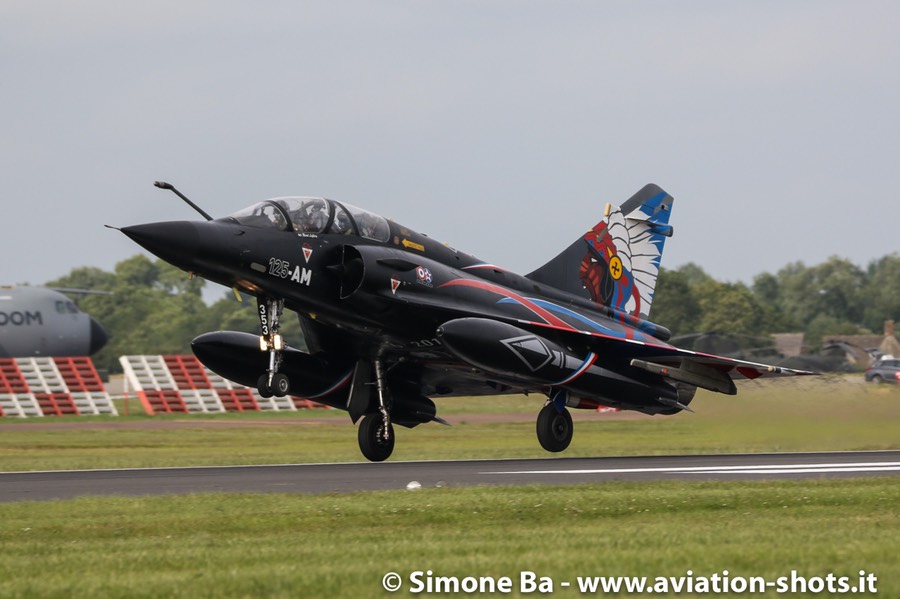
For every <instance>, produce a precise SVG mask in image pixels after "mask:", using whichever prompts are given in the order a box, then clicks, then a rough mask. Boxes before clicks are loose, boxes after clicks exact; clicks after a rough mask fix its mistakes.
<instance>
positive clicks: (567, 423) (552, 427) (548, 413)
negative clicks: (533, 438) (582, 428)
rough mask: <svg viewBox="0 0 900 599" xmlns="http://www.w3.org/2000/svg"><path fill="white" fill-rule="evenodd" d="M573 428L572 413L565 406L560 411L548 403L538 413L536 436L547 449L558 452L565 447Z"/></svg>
mask: <svg viewBox="0 0 900 599" xmlns="http://www.w3.org/2000/svg"><path fill="white" fill-rule="evenodd" d="M573 429H574V427H573V426H572V415H571V414H569V410H567V409H565V408H563V409H562V410H561V411H560V410H557V409H556V406H554V405H553V404H552V403H548V404H547V405H545V406H544V407H543V408H541V411H540V412H539V413H538V418H537V438H538V441H540V443H541V447H543V448H544V449H546V450H547V451H551V452H553V453H558V452H560V451H563V450H564V449H566V448H567V447H568V446H569V443H571V442H572V433H573Z"/></svg>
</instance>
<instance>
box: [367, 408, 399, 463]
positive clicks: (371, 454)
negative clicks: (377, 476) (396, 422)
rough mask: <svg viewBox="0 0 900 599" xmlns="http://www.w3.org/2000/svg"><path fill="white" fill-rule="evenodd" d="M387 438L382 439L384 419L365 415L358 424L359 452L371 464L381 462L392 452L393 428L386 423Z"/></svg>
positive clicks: (373, 415)
mask: <svg viewBox="0 0 900 599" xmlns="http://www.w3.org/2000/svg"><path fill="white" fill-rule="evenodd" d="M387 426H388V428H387V433H388V438H387V439H385V438H384V417H383V416H382V415H381V414H366V415H365V416H363V419H362V421H361V422H360V423H359V450H360V451H361V452H362V454H363V455H364V456H365V457H366V459H367V460H369V461H371V462H383V461H385V460H386V459H388V458H389V457H391V453H393V451H394V426H393V425H392V424H390V423H388V425H387Z"/></svg>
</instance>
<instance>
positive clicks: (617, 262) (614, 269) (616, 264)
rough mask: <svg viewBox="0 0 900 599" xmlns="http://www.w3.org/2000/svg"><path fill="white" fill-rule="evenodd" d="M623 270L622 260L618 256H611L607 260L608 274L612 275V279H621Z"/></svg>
mask: <svg viewBox="0 0 900 599" xmlns="http://www.w3.org/2000/svg"><path fill="white" fill-rule="evenodd" d="M624 271H625V269H624V268H623V267H622V259H621V258H619V257H618V256H613V257H612V258H610V259H609V274H610V275H612V278H613V279H615V280H616V281H618V280H619V279H621V278H622V273H623V272H624Z"/></svg>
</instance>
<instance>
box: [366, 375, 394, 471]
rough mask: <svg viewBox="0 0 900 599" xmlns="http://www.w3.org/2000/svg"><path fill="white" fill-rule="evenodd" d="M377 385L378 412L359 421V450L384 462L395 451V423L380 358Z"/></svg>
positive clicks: (369, 457) (375, 459) (373, 459)
mask: <svg viewBox="0 0 900 599" xmlns="http://www.w3.org/2000/svg"><path fill="white" fill-rule="evenodd" d="M375 385H376V388H377V389H378V412H377V413H376V412H372V413H369V414H366V415H364V416H363V418H362V421H361V422H360V423H359V431H358V439H359V450H360V451H361V452H362V454H363V455H364V456H365V457H366V459H367V460H370V461H372V462H383V461H384V460H386V459H388V458H389V457H391V454H392V453H393V452H394V425H393V424H391V414H390V398H389V397H388V391H387V384H386V382H385V378H384V366H383V365H382V363H381V360H380V359H376V360H375Z"/></svg>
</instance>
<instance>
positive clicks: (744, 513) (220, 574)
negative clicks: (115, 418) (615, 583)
mask: <svg viewBox="0 0 900 599" xmlns="http://www.w3.org/2000/svg"><path fill="white" fill-rule="evenodd" d="M897 555H900V485H898V484H897V480H896V479H895V478H860V479H844V480H814V481H783V482H774V481H773V482H728V483H721V482H720V483H711V482H698V483H679V482H673V483H655V484H639V483H609V484H602V485H581V486H564V487H543V486H534V487H518V488H510V487H501V488H487V487H475V488H446V487H445V488H423V489H419V490H416V491H406V490H398V491H386V492H366V493H354V494H345V495H325V496H305V495H287V494H265V495H263V494H259V495H256V494H211V495H193V496H173V497H148V498H81V499H77V500H70V501H57V502H19V503H11V504H3V505H0V596H2V597H92V598H100V597H126V596H127V597H381V596H389V595H388V593H386V592H385V591H383V590H382V587H381V579H382V576H383V575H384V574H385V573H387V572H388V571H395V572H398V573H399V574H401V576H403V578H404V579H407V577H408V575H409V573H410V572H412V571H414V570H423V571H425V570H432V571H433V572H434V573H435V575H441V576H458V577H460V578H462V577H465V576H494V577H500V576H510V577H512V578H513V579H514V580H517V579H518V576H519V572H521V571H522V570H529V571H533V572H535V573H536V574H537V575H538V576H548V577H552V578H553V579H554V580H555V581H557V582H558V581H563V580H568V581H573V584H574V581H575V577H576V576H599V575H608V576H619V575H633V576H649V577H651V578H652V577H655V576H682V575H684V574H685V573H686V572H687V571H688V570H691V571H692V572H694V574H695V575H698V576H709V575H711V574H713V573H717V572H718V573H721V572H722V571H724V570H728V571H729V572H730V573H731V574H732V575H733V576H748V577H749V576H765V577H769V578H770V579H772V580H774V579H776V578H777V577H779V576H784V575H789V574H790V572H791V570H797V571H798V572H799V573H800V574H802V575H805V576H823V577H824V576H825V575H826V574H827V573H829V572H834V573H835V574H837V575H847V576H856V574H857V573H858V571H859V570H861V569H862V570H866V571H867V572H872V573H875V574H876V575H877V576H878V581H879V582H878V591H879V595H880V596H884V597H897V596H900V562H898V560H897ZM407 586H408V585H407ZM555 591H556V592H555V595H557V596H573V597H574V596H578V593H577V591H576V589H563V588H560V587H558V586H557V587H556V588H555ZM395 596H409V593H408V592H406V590H404V591H401V592H400V593H397V594H396V595H395ZM508 596H518V594H517V593H513V594H511V595H508ZM531 596H534V594H533V595H531ZM754 596H756V595H754ZM771 596H774V592H773V594H772V595H771Z"/></svg>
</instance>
